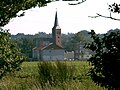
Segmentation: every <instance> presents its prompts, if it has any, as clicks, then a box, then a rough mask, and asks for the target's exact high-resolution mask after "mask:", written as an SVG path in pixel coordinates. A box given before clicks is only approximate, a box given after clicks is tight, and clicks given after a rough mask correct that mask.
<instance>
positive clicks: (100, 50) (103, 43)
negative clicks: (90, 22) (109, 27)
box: [87, 30, 120, 90]
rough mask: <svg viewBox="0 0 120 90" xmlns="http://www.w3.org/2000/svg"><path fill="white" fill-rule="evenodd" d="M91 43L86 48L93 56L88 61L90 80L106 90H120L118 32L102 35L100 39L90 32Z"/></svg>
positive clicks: (119, 33)
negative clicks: (106, 89)
mask: <svg viewBox="0 0 120 90" xmlns="http://www.w3.org/2000/svg"><path fill="white" fill-rule="evenodd" d="M91 37H92V38H93V42H92V43H90V44H88V46H87V48H89V49H90V50H92V51H93V52H94V54H93V55H92V57H91V58H90V59H89V60H88V61H89V62H90V64H91V65H92V67H91V69H90V76H91V78H92V80H93V81H94V82H95V83H96V84H97V85H100V86H103V87H106V88H108V90H119V89H120V69H119V67H120V41H119V40H120V31H117V32H110V33H107V34H104V36H103V37H102V38H100V37H99V36H98V35H97V34H96V33H95V32H94V30H92V31H91Z"/></svg>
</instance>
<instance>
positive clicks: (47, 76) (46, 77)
mask: <svg viewBox="0 0 120 90" xmlns="http://www.w3.org/2000/svg"><path fill="white" fill-rule="evenodd" d="M75 70H76V69H75V66H73V65H72V64H71V65H68V64H67V63H66V62H60V61H56V62H55V63H54V64H53V63H52V62H49V61H48V62H47V61H43V62H39V63H38V73H39V80H40V83H41V85H42V86H43V85H45V84H46V83H49V84H50V85H51V86H53V85H54V86H55V85H59V84H62V83H65V82H66V81H70V80H73V76H74V75H75Z"/></svg>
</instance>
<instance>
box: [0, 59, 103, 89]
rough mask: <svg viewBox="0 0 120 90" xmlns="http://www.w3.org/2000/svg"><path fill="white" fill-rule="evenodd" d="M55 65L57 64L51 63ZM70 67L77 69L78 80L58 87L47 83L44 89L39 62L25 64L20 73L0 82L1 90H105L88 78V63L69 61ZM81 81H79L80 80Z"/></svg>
mask: <svg viewBox="0 0 120 90" xmlns="http://www.w3.org/2000/svg"><path fill="white" fill-rule="evenodd" d="M51 63H52V64H55V62H51ZM66 64H67V65H68V66H71V65H72V64H73V66H74V67H75V68H76V70H77V72H76V73H75V75H74V76H75V77H76V76H79V77H78V78H76V80H71V81H69V80H68V81H66V82H64V83H61V84H60V83H59V85H58V86H51V85H50V84H49V83H47V84H46V85H45V86H44V87H43V88H42V87H41V84H40V82H39V79H38V76H39V74H38V72H37V71H38V62H24V63H22V68H21V70H20V71H17V72H15V73H12V75H8V76H6V77H4V78H3V79H2V80H0V90H6V89H7V90H105V89H104V88H101V87H99V86H97V85H95V84H94V82H92V80H91V79H90V77H89V76H87V77H88V78H87V77H86V74H87V71H88V70H89V65H88V62H86V61H85V62H81V61H72V62H69V61H67V62H66ZM78 79H79V80H78Z"/></svg>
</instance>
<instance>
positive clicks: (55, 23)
mask: <svg viewBox="0 0 120 90" xmlns="http://www.w3.org/2000/svg"><path fill="white" fill-rule="evenodd" d="M55 26H59V24H58V18H57V11H56V14H55V22H54V27H55Z"/></svg>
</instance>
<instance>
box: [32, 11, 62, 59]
mask: <svg viewBox="0 0 120 90" xmlns="http://www.w3.org/2000/svg"><path fill="white" fill-rule="evenodd" d="M33 59H36V60H43V61H44V60H64V49H63V47H62V42H61V28H60V26H59V24H58V17H57V11H56V14H55V21H54V26H53V28H52V43H48V44H45V43H44V42H43V43H41V44H40V45H39V46H37V47H35V48H33Z"/></svg>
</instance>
